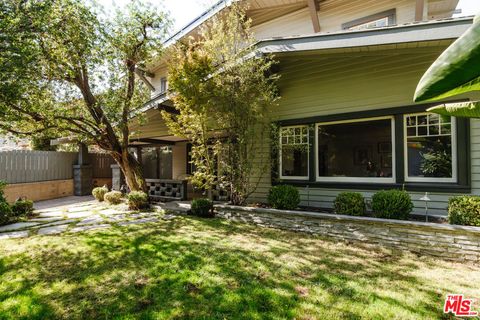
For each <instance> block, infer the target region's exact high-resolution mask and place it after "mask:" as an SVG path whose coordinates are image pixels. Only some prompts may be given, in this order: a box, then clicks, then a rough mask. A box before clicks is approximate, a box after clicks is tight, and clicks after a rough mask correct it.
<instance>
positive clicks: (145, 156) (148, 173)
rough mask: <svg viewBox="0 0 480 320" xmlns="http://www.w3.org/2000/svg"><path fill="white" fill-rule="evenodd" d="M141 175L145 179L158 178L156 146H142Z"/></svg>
mask: <svg viewBox="0 0 480 320" xmlns="http://www.w3.org/2000/svg"><path fill="white" fill-rule="evenodd" d="M141 150H142V167H143V175H144V176H145V178H146V179H158V153H157V148H142V149H141Z"/></svg>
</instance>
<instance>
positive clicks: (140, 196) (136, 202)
mask: <svg viewBox="0 0 480 320" xmlns="http://www.w3.org/2000/svg"><path fill="white" fill-rule="evenodd" d="M127 200H128V208H129V209H130V210H141V209H146V208H148V206H149V204H148V195H147V194H146V193H145V192H143V191H132V192H130V193H129V194H128V196H127Z"/></svg>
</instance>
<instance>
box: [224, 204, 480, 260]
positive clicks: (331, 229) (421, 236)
mask: <svg viewBox="0 0 480 320" xmlns="http://www.w3.org/2000/svg"><path fill="white" fill-rule="evenodd" d="M215 209H216V211H217V214H218V216H220V217H223V218H226V219H230V220H235V221H242V222H248V223H254V224H257V225H260V226H266V227H273V228H280V229H286V230H293V231H300V232H307V233H311V234H317V235H322V236H328V237H334V238H337V239H341V240H344V241H356V242H363V243H365V242H367V243H373V244H379V245H382V246H386V247H390V248H398V249H402V250H408V251H411V252H415V253H418V254H422V255H429V256H435V257H441V258H443V259H447V260H456V261H477V262H478V261H480V227H469V226H457V225H448V224H439V223H427V222H418V221H403V220H390V219H379V218H372V217H357V216H345V215H337V214H329V213H320V212H308V211H296V210H295V211H294V210H276V209H269V208H252V207H239V206H230V205H216V206H215Z"/></svg>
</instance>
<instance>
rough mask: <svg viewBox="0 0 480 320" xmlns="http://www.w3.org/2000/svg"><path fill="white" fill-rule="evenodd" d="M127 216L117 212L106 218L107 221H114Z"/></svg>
mask: <svg viewBox="0 0 480 320" xmlns="http://www.w3.org/2000/svg"><path fill="white" fill-rule="evenodd" d="M127 218H128V217H127V215H126V214H117V215H114V216H110V217H108V218H107V219H106V220H107V221H109V222H116V221H122V220H125V219H127Z"/></svg>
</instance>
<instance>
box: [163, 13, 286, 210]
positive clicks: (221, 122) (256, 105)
mask: <svg viewBox="0 0 480 320" xmlns="http://www.w3.org/2000/svg"><path fill="white" fill-rule="evenodd" d="M255 42H256V40H255V39H254V37H253V35H252V32H251V30H250V20H248V19H247V18H246V16H245V10H244V9H243V8H242V7H241V6H240V5H238V4H233V5H232V6H231V7H229V9H228V10H226V12H225V13H224V14H223V15H218V16H215V17H214V18H212V20H211V22H209V23H207V24H206V26H205V27H204V28H203V29H202V30H201V31H200V34H199V35H198V37H196V38H191V39H188V40H187V41H184V42H182V43H178V44H177V45H175V46H174V47H173V49H172V50H171V51H170V52H169V54H170V59H169V74H168V81H169V88H170V90H171V91H172V99H173V102H174V106H175V108H176V109H177V111H178V115H177V114H169V113H167V112H165V111H164V112H163V117H164V118H165V120H166V122H167V125H168V127H169V129H170V131H171V132H172V133H173V134H175V135H178V136H181V137H184V138H186V139H188V140H189V141H191V143H192V162H193V163H194V164H195V166H196V171H195V172H194V174H193V177H192V182H193V183H194V184H196V185H197V186H199V187H202V188H204V189H206V190H211V189H212V188H214V187H215V186H217V185H221V186H223V187H224V188H226V189H227V190H228V191H229V194H230V198H231V202H232V203H234V204H243V203H244V202H245V201H246V199H247V198H248V196H249V195H251V193H252V192H254V191H255V189H256V187H257V185H258V183H259V181H260V179H261V178H262V175H263V173H264V172H266V171H267V169H268V166H269V160H268V159H267V157H261V156H260V153H261V144H262V143H263V142H264V141H265V140H264V139H265V138H266V137H267V136H268V134H269V133H270V131H269V128H270V122H271V113H272V110H273V108H274V106H275V105H276V102H277V99H278V95H277V89H276V80H277V76H276V75H274V74H273V73H272V72H271V70H272V66H273V65H274V64H275V62H274V61H273V60H272V57H270V56H264V55H261V54H258V52H257V51H256V49H255V46H254V44H255Z"/></svg>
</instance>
